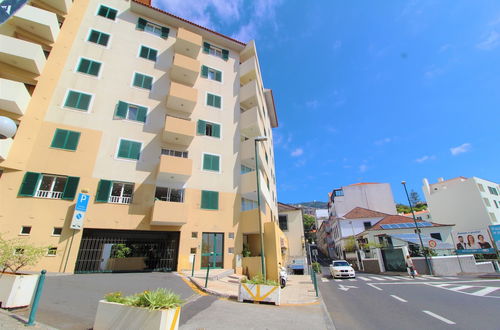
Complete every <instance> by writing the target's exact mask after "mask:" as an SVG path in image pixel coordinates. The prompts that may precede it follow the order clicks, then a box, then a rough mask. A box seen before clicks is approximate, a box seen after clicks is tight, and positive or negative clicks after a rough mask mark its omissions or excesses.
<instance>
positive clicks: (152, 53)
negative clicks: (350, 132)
mask: <svg viewBox="0 0 500 330" xmlns="http://www.w3.org/2000/svg"><path fill="white" fill-rule="evenodd" d="M157 56H158V51H157V50H155V49H151V48H150V49H149V56H148V59H150V60H151V61H155V62H156V57H157Z"/></svg>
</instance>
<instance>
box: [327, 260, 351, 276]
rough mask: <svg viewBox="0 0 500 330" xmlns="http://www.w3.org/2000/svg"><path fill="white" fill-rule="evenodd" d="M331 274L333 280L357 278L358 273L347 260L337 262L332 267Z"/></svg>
mask: <svg viewBox="0 0 500 330" xmlns="http://www.w3.org/2000/svg"><path fill="white" fill-rule="evenodd" d="M330 274H331V275H332V277H333V278H355V277H356V272H355V271H354V269H353V268H352V265H351V264H350V263H348V262H347V261H345V260H335V261H333V262H332V264H331V265H330Z"/></svg>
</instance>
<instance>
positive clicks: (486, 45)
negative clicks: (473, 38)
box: [476, 31, 500, 50]
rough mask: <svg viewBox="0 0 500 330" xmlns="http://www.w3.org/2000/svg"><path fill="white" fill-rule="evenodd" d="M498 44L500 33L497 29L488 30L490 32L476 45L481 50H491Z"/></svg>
mask: <svg viewBox="0 0 500 330" xmlns="http://www.w3.org/2000/svg"><path fill="white" fill-rule="evenodd" d="M498 45H500V33H498V32H497V31H490V33H489V34H488V35H487V36H486V37H485V38H483V41H481V42H479V43H478V44H477V45H476V47H477V48H479V49H482V50H491V49H493V48H496V47H497V46H498Z"/></svg>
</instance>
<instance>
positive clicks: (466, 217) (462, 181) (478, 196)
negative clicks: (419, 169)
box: [422, 176, 500, 231]
mask: <svg viewBox="0 0 500 330" xmlns="http://www.w3.org/2000/svg"><path fill="white" fill-rule="evenodd" d="M422 190H423V191H424V195H425V199H426V200H427V204H428V206H429V211H430V213H431V214H432V218H433V219H434V220H436V221H439V222H440V223H448V224H455V227H454V230H457V231H464V230H476V229H486V228H487V226H489V225H497V224H500V186H499V185H498V183H495V182H493V181H488V180H484V179H480V178H476V177H472V178H466V177H463V176H461V177H457V178H453V179H449V180H444V179H443V178H439V179H438V182H436V183H432V184H429V180H427V179H424V180H423V187H422Z"/></svg>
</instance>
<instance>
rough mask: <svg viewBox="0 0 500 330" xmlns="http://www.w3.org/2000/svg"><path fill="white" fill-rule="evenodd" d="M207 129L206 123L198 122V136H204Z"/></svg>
mask: <svg viewBox="0 0 500 330" xmlns="http://www.w3.org/2000/svg"><path fill="white" fill-rule="evenodd" d="M206 127H207V122H206V121H204V120H198V134H200V135H205V131H206Z"/></svg>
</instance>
